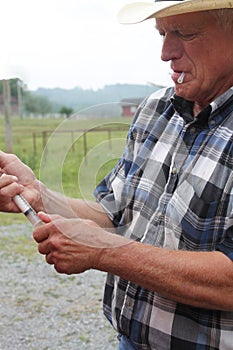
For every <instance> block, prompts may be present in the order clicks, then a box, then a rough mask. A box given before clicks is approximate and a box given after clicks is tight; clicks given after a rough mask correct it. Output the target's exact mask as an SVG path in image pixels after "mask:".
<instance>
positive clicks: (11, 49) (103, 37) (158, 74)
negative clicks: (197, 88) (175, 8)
mask: <svg viewBox="0 0 233 350" xmlns="http://www.w3.org/2000/svg"><path fill="white" fill-rule="evenodd" d="M135 1H136V0H135ZM151 1H152V0H151ZM129 2H134V1H132V0H128V1H127V0H7V1H6V0H0V4H1V21H0V32H1V40H0V42H1V53H0V79H9V78H11V77H19V78H21V79H22V80H23V81H24V82H25V83H26V85H27V87H28V89H29V90H35V89H37V88H39V87H46V88H56V87H60V88H65V89H72V88H74V87H76V86H79V87H81V88H84V89H98V88H102V87H103V86H105V85H109V84H116V83H128V84H148V83H149V84H159V85H168V84H172V81H171V78H170V74H169V71H170V69H169V63H165V62H162V61H161V59H160V49H161V44H162V40H161V38H160V36H159V34H158V33H157V31H156V29H155V28H154V25H155V22H154V20H153V19H152V20H148V21H145V22H143V23H140V24H136V25H122V24H119V23H118V22H117V13H118V11H119V9H120V8H121V7H122V6H123V5H125V4H127V3H129Z"/></svg>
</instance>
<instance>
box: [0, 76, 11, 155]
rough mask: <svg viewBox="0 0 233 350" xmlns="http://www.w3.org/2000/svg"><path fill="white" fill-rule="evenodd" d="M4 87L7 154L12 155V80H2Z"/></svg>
mask: <svg viewBox="0 0 233 350" xmlns="http://www.w3.org/2000/svg"><path fill="white" fill-rule="evenodd" d="M2 85H3V100H4V115H5V133H6V134H5V135H6V152H8V153H12V152H13V148H12V125H11V91H10V80H9V79H4V80H2Z"/></svg>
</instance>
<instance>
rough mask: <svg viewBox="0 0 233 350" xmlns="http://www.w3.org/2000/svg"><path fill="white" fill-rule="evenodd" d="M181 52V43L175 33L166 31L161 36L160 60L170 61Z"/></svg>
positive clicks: (178, 56) (180, 54)
mask: <svg viewBox="0 0 233 350" xmlns="http://www.w3.org/2000/svg"><path fill="white" fill-rule="evenodd" d="M182 54H183V44H182V42H181V40H180V39H179V38H178V37H177V36H176V35H175V33H166V34H165V36H164V38H163V45H162V51H161V59H162V61H171V60H175V59H178V58H180V57H181V56H182Z"/></svg>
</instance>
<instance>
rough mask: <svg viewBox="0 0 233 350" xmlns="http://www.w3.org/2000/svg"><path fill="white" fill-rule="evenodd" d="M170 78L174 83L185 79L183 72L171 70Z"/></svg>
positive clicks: (180, 82)
mask: <svg viewBox="0 0 233 350" xmlns="http://www.w3.org/2000/svg"><path fill="white" fill-rule="evenodd" d="M171 77H172V80H173V81H174V83H175V84H183V82H184V79H185V72H183V71H173V73H172V76H171Z"/></svg>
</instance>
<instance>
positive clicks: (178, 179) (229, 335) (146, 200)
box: [95, 88, 233, 350]
mask: <svg viewBox="0 0 233 350" xmlns="http://www.w3.org/2000/svg"><path fill="white" fill-rule="evenodd" d="M173 94H174V91H173V89H172V88H169V89H163V90H160V91H159V92H156V93H154V94H153V95H151V96H150V97H149V98H148V99H146V100H145V101H144V102H143V103H142V104H141V106H140V107H139V109H138V111H137V112H136V115H135V118H134V120H133V122H132V125H131V127H130V130H129V134H128V139H127V145H126V147H125V150H124V153H123V155H122V157H121V159H120V160H119V162H118V163H117V165H116V167H115V168H114V169H113V170H112V172H111V173H110V174H109V175H108V176H107V177H106V178H105V179H104V180H103V181H102V182H101V183H100V184H99V186H98V187H97V189H96V192H95V195H96V198H97V200H98V201H99V202H100V203H101V205H102V206H103V207H104V209H105V210H106V212H107V213H108V215H109V216H110V218H111V220H112V221H113V223H114V225H115V226H116V228H117V230H118V232H119V234H123V235H124V236H126V237H128V238H131V239H133V240H137V241H140V242H144V243H147V244H151V245H155V246H158V247H166V248H168V249H173V250H179V249H181V250H184V249H185V250H189V251H214V250H220V251H222V252H223V253H224V254H226V255H227V256H228V257H229V258H230V259H231V260H233V215H232V212H233V171H232V169H233V89H229V90H228V91H227V92H225V93H224V94H223V95H222V96H220V97H218V98H217V99H216V100H215V101H214V102H212V103H211V104H210V106H208V107H207V108H205V109H204V110H203V111H202V112H201V113H200V114H199V115H198V116H197V117H196V118H193V114H192V110H193V103H191V102H188V101H185V100H183V99H181V98H180V97H177V96H173ZM231 215H232V216H231ZM232 283H233V282H232ZM219 293H221V291H219ZM222 297H223V298H224V295H223V296H222ZM104 312H105V315H106V316H107V318H108V319H109V320H110V322H111V323H112V324H113V326H114V328H115V329H116V330H117V331H118V332H119V333H121V334H124V335H126V336H128V337H129V338H130V339H131V341H132V342H133V344H135V348H137V349H143V350H147V349H155V350H169V349H170V350H207V349H211V350H217V349H221V350H230V349H233V312H223V311H218V310H207V309H202V308H197V307H192V306H188V305H184V304H181V303H176V302H175V301H173V300H169V299H167V298H165V297H162V296H161V295H159V294H157V293H154V292H151V291H149V290H146V289H145V288H142V287H140V286H138V285H135V284H133V283H131V282H128V281H125V280H122V279H120V278H119V277H117V276H112V275H110V274H109V275H108V277H107V282H106V288H105V296H104Z"/></svg>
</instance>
